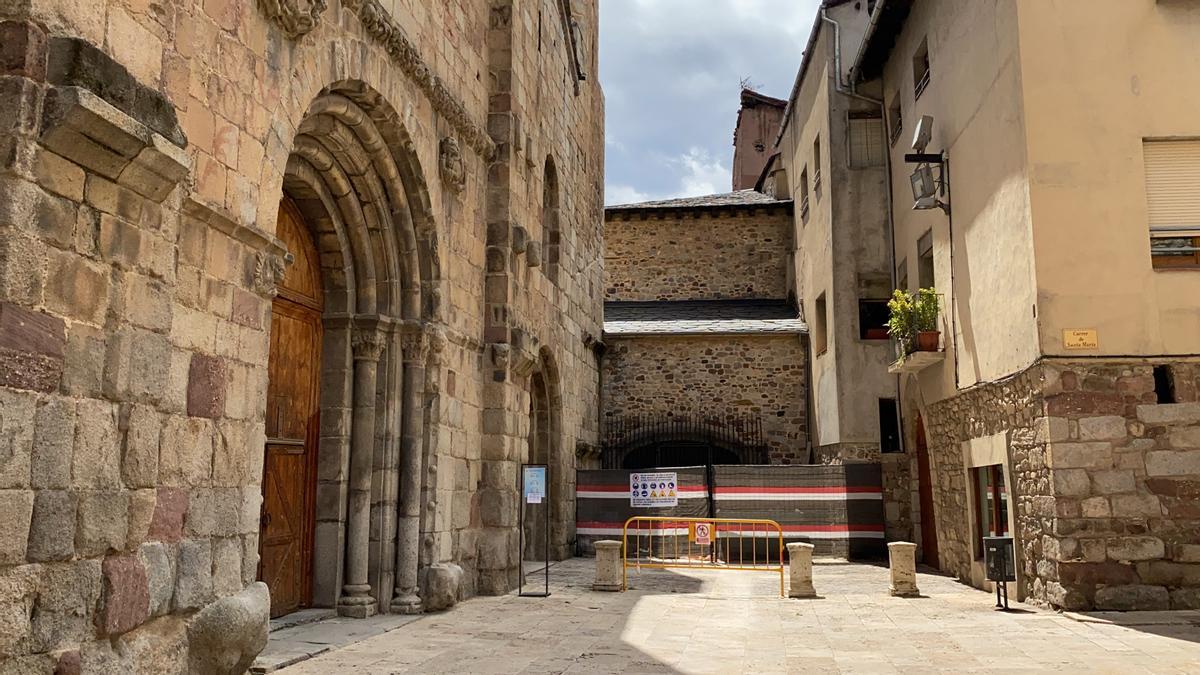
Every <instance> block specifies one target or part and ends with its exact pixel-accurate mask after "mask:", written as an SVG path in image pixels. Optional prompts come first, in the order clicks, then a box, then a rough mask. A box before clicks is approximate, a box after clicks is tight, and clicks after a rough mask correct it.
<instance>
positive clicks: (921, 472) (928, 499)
mask: <svg viewBox="0 0 1200 675" xmlns="http://www.w3.org/2000/svg"><path fill="white" fill-rule="evenodd" d="M915 445H916V448H917V493H918V497H919V500H920V506H921V562H922V563H924V564H926V565H928V566H930V567H933V568H937V569H941V561H940V559H939V558H938V545H937V544H938V541H937V518H936V516H935V515H934V505H933V462H932V460H931V458H930V457H929V443H928V441H927V439H926V438H925V421H924V420H923V419H922V418H921V416H920V415H917V433H916V444H915Z"/></svg>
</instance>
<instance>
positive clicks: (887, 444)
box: [879, 398, 904, 452]
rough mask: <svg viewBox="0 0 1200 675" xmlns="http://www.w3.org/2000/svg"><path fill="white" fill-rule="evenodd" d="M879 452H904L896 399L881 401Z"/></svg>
mask: <svg viewBox="0 0 1200 675" xmlns="http://www.w3.org/2000/svg"><path fill="white" fill-rule="evenodd" d="M879 451H880V452H903V451H904V447H903V446H902V445H901V444H900V414H899V410H898V406H897V405H896V399H894V398H881V399H879Z"/></svg>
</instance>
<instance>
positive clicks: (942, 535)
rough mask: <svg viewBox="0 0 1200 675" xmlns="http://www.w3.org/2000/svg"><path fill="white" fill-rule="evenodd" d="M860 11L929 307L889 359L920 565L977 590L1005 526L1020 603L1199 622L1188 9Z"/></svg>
mask: <svg viewBox="0 0 1200 675" xmlns="http://www.w3.org/2000/svg"><path fill="white" fill-rule="evenodd" d="M826 4H827V5H830V4H833V3H826ZM867 5H868V6H871V5H874V7H873V13H872V15H871V17H870V20H869V22H868V23H867V27H866V29H865V36H864V37H863V39H862V40H860V41H857V42H858V44H855V43H854V42H849V41H847V42H844V43H843V46H842V50H841V52H840V58H841V59H842V63H843V69H848V71H849V77H848V78H847V80H846V81H845V82H844V84H843V85H842V86H843V87H844V88H845V89H846V90H848V91H849V92H850V93H851V96H852V97H855V98H857V100H861V101H863V102H864V103H867V102H870V101H874V105H875V106H876V109H877V110H879V111H881V112H882V113H883V115H884V118H885V124H886V128H887V130H886V138H887V140H888V142H889V143H890V149H888V150H887V151H886V156H885V163H886V167H887V168H886V175H887V177H888V178H889V179H890V185H888V186H885V188H886V190H885V193H886V194H887V195H889V199H888V203H889V206H890V207H891V208H890V215H891V219H892V225H893V226H892V229H891V242H890V246H891V247H892V259H893V260H894V261H895V264H896V266H897V270H896V274H895V277H894V278H895V279H896V280H897V286H898V287H901V288H907V289H909V290H913V289H916V288H917V287H932V288H935V289H936V292H937V294H938V295H939V296H940V297H941V299H942V303H941V304H942V312H941V317H940V318H939V328H940V332H941V339H940V344H939V348H938V351H935V352H926V353H922V354H918V355H915V356H912V357H909V358H905V359H900V360H898V361H897V362H896V363H895V364H893V366H892V367H891V371H892V372H894V373H898V374H899V375H900V378H901V379H900V394H901V403H902V406H901V409H902V414H903V431H904V435H905V441H906V443H905V446H906V447H908V448H911V449H912V452H911V453H910V455H911V456H912V461H911V462H910V467H911V470H912V472H913V475H914V476H915V479H916V482H917V485H918V486H919V496H918V499H917V500H916V501H918V502H919V507H918V508H914V509H913V517H914V529H915V532H914V534H915V535H916V538H917V540H918V542H919V543H920V545H921V551H922V552H923V556H924V560H925V562H926V563H927V564H930V565H933V566H935V567H940V568H941V569H942V570H945V571H947V572H950V573H952V574H955V575H956V576H958V577H959V578H961V579H963V580H967V581H970V582H971V583H973V584H975V585H979V586H984V585H985V582H984V579H983V576H984V574H983V563H982V547H981V538H982V537H983V536H986V535H989V534H1010V535H1012V536H1014V537H1015V541H1016V546H1017V552H1016V558H1017V560H1016V564H1017V569H1018V575H1017V576H1018V583H1017V587H1018V589H1019V592H1018V595H1019V596H1020V597H1022V598H1029V599H1031V600H1033V601H1037V602H1045V603H1050V604H1053V605H1055V606H1059V607H1064V608H1068V609H1081V608H1090V607H1094V608H1099V609H1166V608H1196V607H1200V510H1198V508H1197V504H1198V503H1200V491H1198V490H1197V485H1200V395H1198V389H1197V384H1198V383H1197V377H1198V376H1200V302H1198V301H1197V298H1200V275H1198V274H1200V264H1198V263H1200V258H1198V257H1197V249H1198V248H1200V179H1198V178H1197V176H1200V142H1197V141H1196V140H1195V139H1196V138H1200V125H1198V123H1197V117H1196V114H1195V111H1196V110H1197V109H1200V74H1198V72H1197V71H1196V69H1194V68H1191V69H1189V68H1182V67H1180V64H1182V63H1189V62H1194V60H1195V55H1196V50H1195V45H1196V44H1198V43H1200V23H1198V22H1197V14H1196V9H1195V7H1194V6H1193V5H1192V4H1191V3H1184V2H1172V1H1169V0H1158V1H1156V0H1097V1H1095V2H1087V3H1081V2H1076V3H1070V2H1068V3H1045V2H1039V1H1038V0H1006V1H1003V2H995V3H962V2H952V1H949V0H921V1H914V0H878V1H877V2H874V3H867ZM829 13H832V10H830V11H829ZM850 34H851V35H853V31H851V32H850ZM845 38H846V33H845V32H844V33H843V39H845ZM918 121H920V122H919V125H920V127H921V128H923V129H926V130H931V131H930V132H929V133H928V134H927V138H924V139H922V138H914V136H915V135H916V134H915V129H916V128H918ZM910 139H912V140H911V142H910ZM922 141H925V142H924V143H923V142H922ZM922 146H924V147H922ZM914 152H918V153H920V152H923V154H925V155H927V156H926V157H917V158H906V156H905V155H906V154H913V153H914ZM926 168H927V169H928V173H927V174H926V176H927V177H930V178H932V179H933V181H934V185H933V186H931V187H932V188H933V190H932V191H931V192H925V191H922V192H919V193H914V190H913V188H912V187H911V186H912V185H913V184H919V181H916V180H910V178H911V176H912V175H913V174H914V172H919V171H924V170H925V169H926ZM916 175H917V176H918V177H920V174H919V173H918V174H916ZM910 195H911V196H910ZM918 198H923V199H919V203H918V204H916V205H914V203H913V202H914V200H917V199H918ZM796 199H797V200H799V199H800V197H799V196H798V195H797V196H796Z"/></svg>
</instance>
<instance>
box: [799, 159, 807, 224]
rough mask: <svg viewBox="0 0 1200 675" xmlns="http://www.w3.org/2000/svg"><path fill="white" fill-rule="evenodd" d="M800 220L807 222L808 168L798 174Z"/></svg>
mask: <svg viewBox="0 0 1200 675" xmlns="http://www.w3.org/2000/svg"><path fill="white" fill-rule="evenodd" d="M800 220H802V221H804V222H806V223H807V222H808V167H807V166H806V167H804V169H803V170H802V171H801V172H800Z"/></svg>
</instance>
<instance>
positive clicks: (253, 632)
mask: <svg viewBox="0 0 1200 675" xmlns="http://www.w3.org/2000/svg"><path fill="white" fill-rule="evenodd" d="M596 30H597V8H596V4H595V3H593V2H570V3H568V2H565V1H557V0H541V1H539V2H524V3H515V2H511V1H510V0H493V1H491V2H487V3H478V2H475V3H472V2H460V1H453V2H428V1H424V0H383V1H381V0H341V1H340V2H333V3H327V2H324V1H320V2H303V1H298V0H276V1H273V2H267V1H259V2H242V1H238V0H203V2H201V1H200V0H194V1H193V0H188V1H186V2H167V3H146V2H133V1H130V0H89V1H88V2H77V1H74V0H71V1H68V0H37V1H36V2H16V3H13V2H6V3H0V110H3V111H4V115H3V119H0V411H2V412H0V670H2V671H5V672H9V671H17V672H54V671H56V669H57V670H58V671H59V672H80V671H81V670H82V672H181V671H184V670H188V669H189V668H190V669H191V670H192V672H204V673H213V672H232V671H235V670H237V669H239V668H244V667H245V665H246V664H247V663H248V662H249V659H252V658H253V657H254V655H255V654H256V653H257V651H258V650H259V649H261V648H262V645H263V642H264V641H265V639H266V626H267V616H268V614H271V615H279V614H284V613H287V612H290V611H292V610H295V609H298V608H303V607H329V608H336V609H337V611H338V612H339V613H341V614H343V615H347V616H351V617H362V616H366V615H369V614H372V613H376V612H417V611H422V610H426V609H437V608H440V607H444V606H446V605H448V604H451V603H453V602H454V601H455V600H457V599H458V598H461V597H465V596H469V595H471V594H475V593H503V592H505V591H507V590H508V589H509V588H512V587H513V586H515V585H516V579H517V570H518V566H519V563H520V559H521V551H520V550H519V543H518V542H519V536H520V533H519V532H518V529H517V508H518V506H517V503H518V500H517V489H518V488H517V476H518V469H519V464H521V463H522V462H529V461H533V462H541V463H546V464H549V465H550V468H551V481H550V499H549V503H550V506H549V508H550V509H551V517H552V522H551V527H550V533H549V534H550V536H551V538H552V540H551V555H552V556H562V555H566V554H567V553H568V552H569V551H570V550H571V545H572V540H573V524H572V523H573V516H574V513H573V512H574V509H573V506H572V504H573V501H572V500H573V475H574V466H575V461H576V456H577V455H576V453H577V452H579V453H585V454H586V453H590V452H592V449H594V448H595V447H596V444H597V443H598V440H599V436H598V434H599V429H598V425H597V414H596V411H597V409H598V400H599V389H598V381H599V372H598V362H597V359H596V356H595V354H594V353H593V350H592V347H591V345H594V344H595V343H596V342H597V340H598V338H599V336H600V334H601V330H602V326H601V321H602V313H601V312H602V301H603V283H604V280H603V278H602V274H601V271H602V267H601V265H600V263H599V262H598V261H599V260H600V257H601V250H602V245H601V236H602V232H601V222H602V220H601V219H602V212H601V209H602V201H601V200H602V197H601V194H602V182H603V180H602V174H601V172H602V169H601V167H602V166H603V151H604V145H603V140H602V137H603V98H602V94H601V91H600V88H599V86H598V84H597V81H596V78H595V73H596V58H597V54H596Z"/></svg>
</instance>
